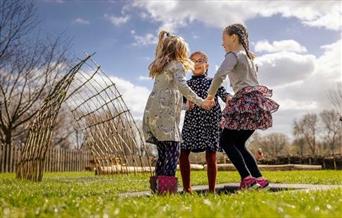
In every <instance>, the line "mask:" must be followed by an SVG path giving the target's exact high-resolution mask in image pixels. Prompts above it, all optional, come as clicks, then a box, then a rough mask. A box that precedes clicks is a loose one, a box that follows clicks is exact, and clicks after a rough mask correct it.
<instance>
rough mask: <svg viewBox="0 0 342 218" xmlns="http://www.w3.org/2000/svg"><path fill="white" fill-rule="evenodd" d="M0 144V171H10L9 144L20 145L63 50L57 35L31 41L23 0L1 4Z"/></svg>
mask: <svg viewBox="0 0 342 218" xmlns="http://www.w3.org/2000/svg"><path fill="white" fill-rule="evenodd" d="M0 14H1V16H0V144H1V145H2V146H3V149H2V150H3V152H2V158H1V159H2V162H3V164H2V166H3V168H4V169H0V170H2V171H5V172H7V171H9V168H8V165H6V164H5V163H7V162H8V161H9V160H11V157H12V153H11V150H12V145H13V142H14V141H16V140H17V141H16V142H15V144H17V143H18V144H20V143H21V140H22V139H24V138H25V134H26V133H27V130H28V128H27V127H26V126H25V125H27V124H28V121H29V120H31V119H32V118H33V117H34V116H35V115H36V114H37V112H38V110H39V107H40V106H41V103H42V100H43V99H44V98H45V97H46V96H47V95H48V94H49V91H50V87H51V86H52V85H53V84H54V83H55V81H57V80H56V79H57V77H58V76H59V75H60V73H59V72H60V71H62V70H63V63H66V49H65V48H63V47H62V46H61V45H62V41H61V39H60V38H57V39H54V40H42V39H41V38H36V40H35V41H33V40H30V38H29V37H27V35H28V34H29V33H31V32H30V31H33V28H34V27H35V24H36V23H35V20H36V18H35V10H34V5H33V4H32V3H28V2H26V1H23V0H18V1H1V3H0Z"/></svg>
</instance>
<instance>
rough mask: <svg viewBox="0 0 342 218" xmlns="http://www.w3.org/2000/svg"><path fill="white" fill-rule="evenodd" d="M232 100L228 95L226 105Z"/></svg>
mask: <svg viewBox="0 0 342 218" xmlns="http://www.w3.org/2000/svg"><path fill="white" fill-rule="evenodd" d="M232 99H233V96H231V95H228V96H227V97H226V104H228V103H229V101H231V100H232Z"/></svg>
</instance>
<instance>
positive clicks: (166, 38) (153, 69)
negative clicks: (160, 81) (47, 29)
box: [148, 31, 194, 78]
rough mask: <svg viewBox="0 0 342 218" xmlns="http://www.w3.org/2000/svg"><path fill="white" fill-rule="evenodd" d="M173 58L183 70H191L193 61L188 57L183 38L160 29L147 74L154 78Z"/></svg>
mask: <svg viewBox="0 0 342 218" xmlns="http://www.w3.org/2000/svg"><path fill="white" fill-rule="evenodd" d="M173 60H177V61H179V62H181V63H182V65H183V67H184V70H185V71H188V70H192V69H193V67H194V63H193V62H192V61H191V60H190V59H189V48H188V44H187V43H186V42H185V40H184V39H183V38H182V37H179V36H176V35H172V34H170V33H169V32H167V31H161V32H160V33H159V40H158V44H157V47H156V50H155V59H154V60H153V61H152V63H151V64H150V65H149V66H148V69H149V71H150V74H149V76H150V77H152V78H155V77H156V76H157V75H158V74H160V73H161V72H162V71H163V69H164V67H165V66H166V65H167V64H168V63H170V62H171V61H173Z"/></svg>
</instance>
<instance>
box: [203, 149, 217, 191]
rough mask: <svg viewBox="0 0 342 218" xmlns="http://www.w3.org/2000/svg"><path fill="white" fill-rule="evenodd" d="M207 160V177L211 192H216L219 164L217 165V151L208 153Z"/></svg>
mask: <svg viewBox="0 0 342 218" xmlns="http://www.w3.org/2000/svg"><path fill="white" fill-rule="evenodd" d="M205 158H206V161H207V167H208V168H207V176H208V183H209V192H213V193H214V192H215V184H216V174H217V163H216V151H206V152H205Z"/></svg>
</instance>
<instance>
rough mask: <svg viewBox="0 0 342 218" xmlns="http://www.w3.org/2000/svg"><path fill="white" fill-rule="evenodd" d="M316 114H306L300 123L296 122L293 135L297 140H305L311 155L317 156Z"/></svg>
mask: <svg viewBox="0 0 342 218" xmlns="http://www.w3.org/2000/svg"><path fill="white" fill-rule="evenodd" d="M317 121H318V119H317V115H316V114H310V113H309V114H306V115H304V117H303V118H302V119H300V120H299V121H295V122H294V127H293V134H294V135H295V136H296V138H303V139H304V140H305V143H306V144H307V145H308V147H309V149H310V151H311V154H312V155H316V154H317V124H318V122H317Z"/></svg>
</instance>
